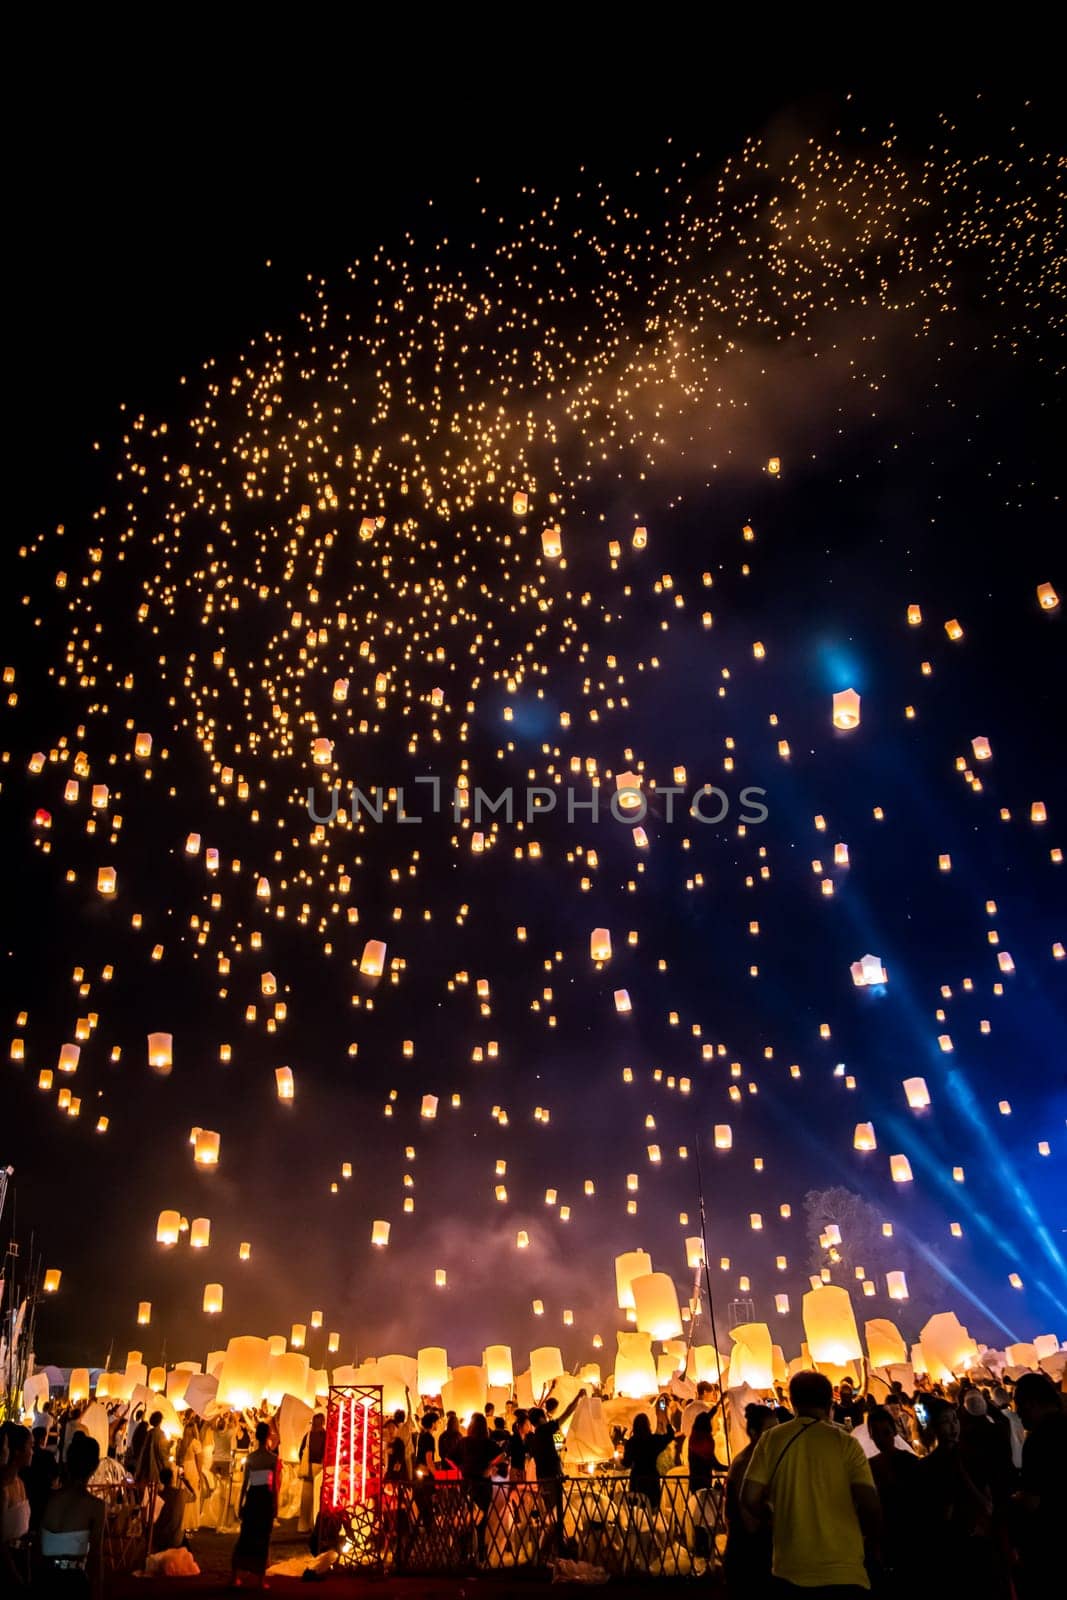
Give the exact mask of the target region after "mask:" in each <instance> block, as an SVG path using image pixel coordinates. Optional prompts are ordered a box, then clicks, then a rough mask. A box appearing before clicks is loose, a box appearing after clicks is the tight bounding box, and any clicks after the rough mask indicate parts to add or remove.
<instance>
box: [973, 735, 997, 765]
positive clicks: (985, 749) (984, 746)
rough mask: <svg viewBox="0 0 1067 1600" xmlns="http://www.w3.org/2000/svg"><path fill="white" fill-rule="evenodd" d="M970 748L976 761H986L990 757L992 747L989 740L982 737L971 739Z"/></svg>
mask: <svg viewBox="0 0 1067 1600" xmlns="http://www.w3.org/2000/svg"><path fill="white" fill-rule="evenodd" d="M971 749H972V751H973V752H974V759H975V760H976V761H988V760H990V758H991V757H992V754H993V747H992V745H991V744H990V743H989V740H988V739H986V738H983V737H981V736H980V737H979V738H977V739H972V740H971Z"/></svg>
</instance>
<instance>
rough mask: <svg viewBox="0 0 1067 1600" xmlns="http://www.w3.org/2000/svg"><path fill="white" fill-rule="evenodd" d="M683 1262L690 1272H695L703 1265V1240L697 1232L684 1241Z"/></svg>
mask: <svg viewBox="0 0 1067 1600" xmlns="http://www.w3.org/2000/svg"><path fill="white" fill-rule="evenodd" d="M685 1264H686V1266H687V1267H688V1268H689V1270H690V1272H695V1271H696V1270H697V1269H698V1268H699V1267H702V1266H703V1265H704V1241H703V1239H702V1238H700V1236H699V1234H696V1235H693V1236H692V1237H690V1238H688V1239H686V1241H685Z"/></svg>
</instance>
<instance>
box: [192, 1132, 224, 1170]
mask: <svg viewBox="0 0 1067 1600" xmlns="http://www.w3.org/2000/svg"><path fill="white" fill-rule="evenodd" d="M221 1144H222V1135H221V1134H220V1133H215V1132H214V1131H213V1130H212V1129H211V1128H198V1129H197V1132H196V1144H195V1146H194V1150H195V1154H194V1160H195V1161H196V1164H197V1166H198V1167H215V1166H217V1165H218V1160H219V1148H220V1146H221Z"/></svg>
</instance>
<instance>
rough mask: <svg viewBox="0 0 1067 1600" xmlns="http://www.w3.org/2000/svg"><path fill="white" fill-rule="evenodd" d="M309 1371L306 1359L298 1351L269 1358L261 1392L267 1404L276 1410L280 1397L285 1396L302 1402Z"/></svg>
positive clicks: (290, 1351)
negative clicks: (291, 1396) (289, 1395)
mask: <svg viewBox="0 0 1067 1600" xmlns="http://www.w3.org/2000/svg"><path fill="white" fill-rule="evenodd" d="M309 1371H310V1364H309V1362H308V1358H307V1356H304V1355H301V1354H300V1353H299V1351H296V1350H286V1351H284V1352H283V1353H282V1354H281V1355H278V1356H271V1357H270V1360H269V1363H268V1366H267V1376H266V1380H265V1384H264V1390H263V1393H264V1395H265V1397H266V1400H267V1404H268V1405H269V1406H271V1407H272V1408H273V1409H274V1410H277V1408H278V1407H279V1406H280V1405H281V1403H282V1397H283V1396H284V1395H287V1394H291V1395H293V1396H294V1397H295V1398H296V1399H297V1400H302V1399H303V1398H304V1394H305V1392H306V1390H307V1386H308V1374H309Z"/></svg>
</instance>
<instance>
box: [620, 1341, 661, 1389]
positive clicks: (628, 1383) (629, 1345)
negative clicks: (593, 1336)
mask: <svg viewBox="0 0 1067 1600" xmlns="http://www.w3.org/2000/svg"><path fill="white" fill-rule="evenodd" d="M615 1337H616V1338H617V1340H618V1352H617V1354H616V1356H615V1397H616V1399H619V1400H647V1399H649V1398H650V1397H651V1396H652V1395H654V1394H655V1393H656V1392H657V1390H658V1389H659V1374H658V1373H657V1371H656V1363H655V1360H654V1359H653V1356H652V1339H651V1335H649V1334H647V1333H617V1334H616V1336H615Z"/></svg>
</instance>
